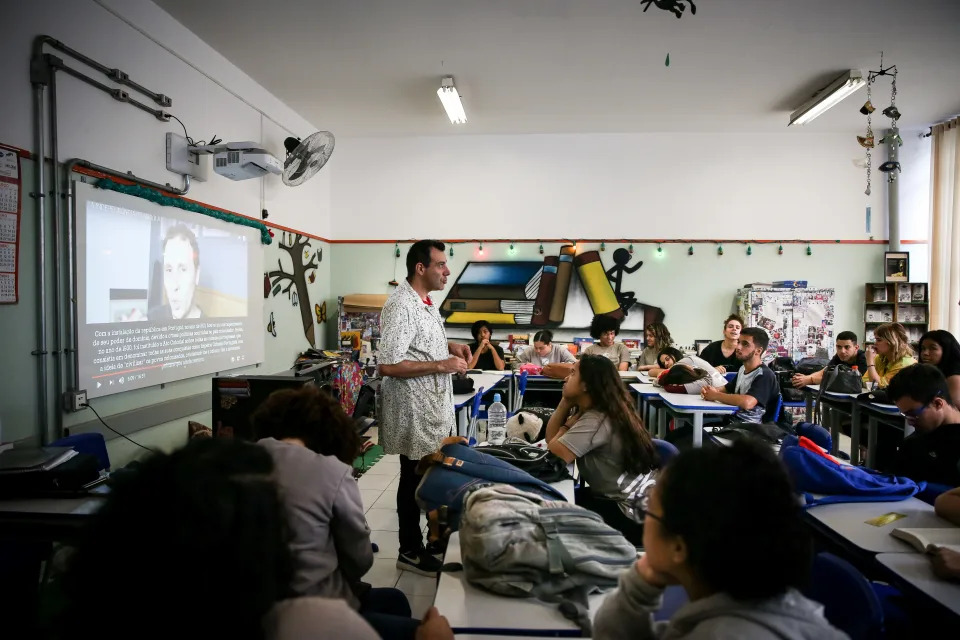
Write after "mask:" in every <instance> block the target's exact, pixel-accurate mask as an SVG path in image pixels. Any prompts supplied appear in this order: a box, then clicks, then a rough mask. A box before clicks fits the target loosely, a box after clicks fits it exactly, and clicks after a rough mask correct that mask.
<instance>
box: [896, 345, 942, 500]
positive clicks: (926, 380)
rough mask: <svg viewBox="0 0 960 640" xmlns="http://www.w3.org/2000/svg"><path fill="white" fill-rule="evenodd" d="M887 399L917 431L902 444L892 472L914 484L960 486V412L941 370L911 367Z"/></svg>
mask: <svg viewBox="0 0 960 640" xmlns="http://www.w3.org/2000/svg"><path fill="white" fill-rule="evenodd" d="M887 395H888V397H889V398H890V401H891V402H893V403H894V404H896V405H897V408H898V409H900V412H901V413H902V414H903V415H904V416H905V417H906V420H907V422H908V423H909V424H910V425H911V426H913V427H914V429H916V431H914V432H913V433H912V434H911V435H909V436H907V437H906V438H904V439H903V442H902V443H901V444H900V450H899V451H898V452H897V455H896V458H895V461H894V463H893V468H892V469H891V471H892V472H893V473H895V474H896V475H898V476H906V477H908V478H910V479H912V480H917V481H920V480H926V481H927V482H936V483H938V484H947V485H950V486H952V487H956V486H958V485H960V466H958V465H960V409H958V408H957V407H956V405H954V404H953V402H954V400H953V398H952V396H951V395H950V389H949V387H948V386H947V380H946V378H944V377H943V374H942V373H940V370H939V369H937V368H936V367H934V366H933V365H929V364H915V365H913V366H910V367H907V368H906V369H904V370H902V371H901V372H900V373H898V374H897V375H896V376H894V378H893V380H891V381H890V386H888V387H887Z"/></svg>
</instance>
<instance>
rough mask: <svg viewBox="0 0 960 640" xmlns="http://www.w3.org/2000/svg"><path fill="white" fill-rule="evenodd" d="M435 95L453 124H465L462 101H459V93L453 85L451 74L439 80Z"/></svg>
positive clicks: (465, 115)
mask: <svg viewBox="0 0 960 640" xmlns="http://www.w3.org/2000/svg"><path fill="white" fill-rule="evenodd" d="M437 96H439V98H440V102H442V103H443V108H444V110H446V112H447V117H448V118H450V122H452V123H453V124H466V123H467V114H466V113H465V112H464V111H463V103H462V102H460V94H459V93H457V88H456V87H455V86H454V85H453V76H445V77H444V78H443V80H441V81H440V88H439V89H437Z"/></svg>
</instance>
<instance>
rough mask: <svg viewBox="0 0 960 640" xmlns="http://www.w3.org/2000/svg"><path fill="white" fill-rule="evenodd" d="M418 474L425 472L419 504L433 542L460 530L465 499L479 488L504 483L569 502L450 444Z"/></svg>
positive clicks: (510, 468)
mask: <svg viewBox="0 0 960 640" xmlns="http://www.w3.org/2000/svg"><path fill="white" fill-rule="evenodd" d="M417 471H418V473H419V472H421V471H422V472H423V478H422V479H421V480H420V485H419V486H418V487H417V494H416V497H417V504H418V505H419V506H420V508H421V509H423V510H424V511H425V512H426V514H427V523H428V524H429V527H430V529H429V538H430V540H431V541H433V540H439V539H440V538H441V537H444V536H446V535H447V534H448V533H449V532H451V531H456V530H457V529H458V528H459V526H460V514H461V512H462V510H463V499H464V497H465V496H466V495H467V493H468V492H469V491H470V490H471V489H474V488H476V487H480V486H485V485H488V484H493V483H505V484H510V485H513V486H515V487H517V488H519V489H523V490H525V491H529V492H532V493H535V494H538V495H541V496H545V497H547V498H549V499H550V500H566V498H564V496H563V494H562V493H560V492H559V491H558V490H557V489H555V488H553V487H551V486H550V485H549V484H547V483H546V482H544V481H543V480H539V479H537V478H534V477H533V476H532V475H530V474H529V473H527V472H526V471H524V470H522V469H518V468H517V467H515V466H514V465H512V464H510V463H509V462H506V461H504V460H500V459H499V458H495V457H493V456H490V455H487V454H485V453H482V452H481V451H480V450H478V449H472V448H470V447H468V446H467V445H465V444H448V445H446V446H445V447H443V448H442V449H440V451H437V452H435V453H432V454H430V455H429V456H424V457H423V458H421V460H420V463H419V465H418V467H417Z"/></svg>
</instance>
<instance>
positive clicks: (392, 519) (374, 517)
mask: <svg viewBox="0 0 960 640" xmlns="http://www.w3.org/2000/svg"><path fill="white" fill-rule="evenodd" d="M367 524H368V525H369V526H370V529H371V530H374V531H399V530H400V521H399V519H398V518H397V510H396V508H393V509H377V508H372V509H368V510H367Z"/></svg>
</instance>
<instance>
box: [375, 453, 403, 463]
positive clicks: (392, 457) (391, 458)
mask: <svg viewBox="0 0 960 640" xmlns="http://www.w3.org/2000/svg"><path fill="white" fill-rule="evenodd" d="M380 462H389V463H391V464H393V463H395V464H400V455H399V454H396V453H389V454H387V455H385V456H383V457H382V458H380Z"/></svg>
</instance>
